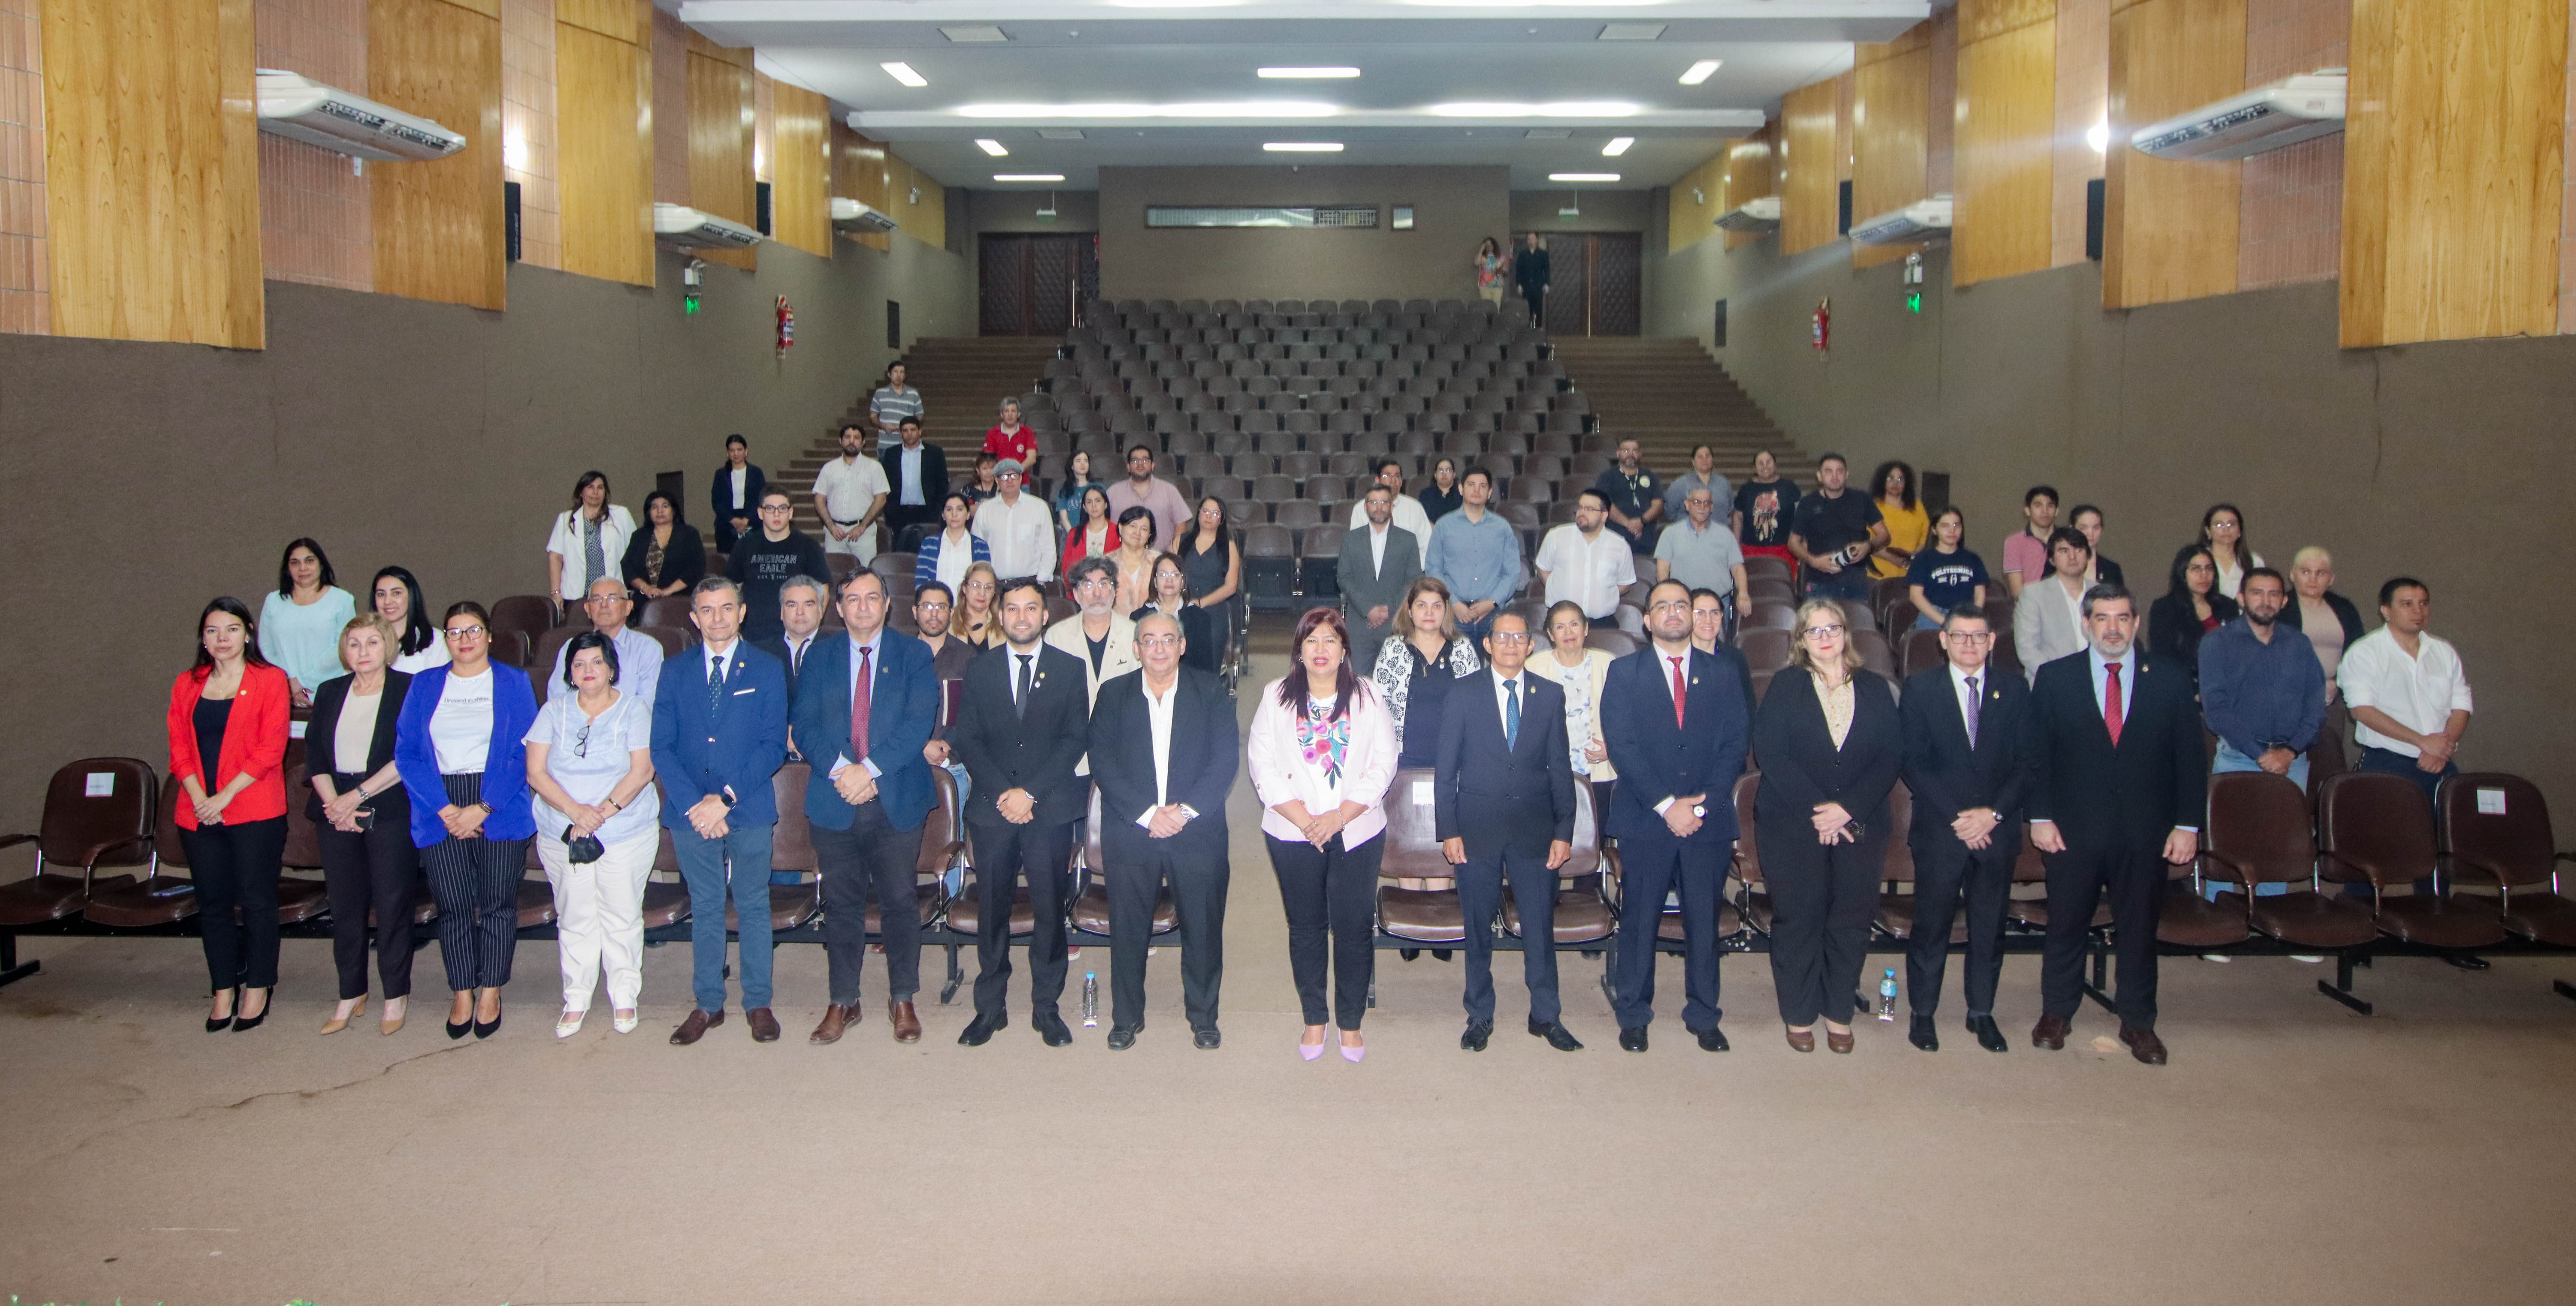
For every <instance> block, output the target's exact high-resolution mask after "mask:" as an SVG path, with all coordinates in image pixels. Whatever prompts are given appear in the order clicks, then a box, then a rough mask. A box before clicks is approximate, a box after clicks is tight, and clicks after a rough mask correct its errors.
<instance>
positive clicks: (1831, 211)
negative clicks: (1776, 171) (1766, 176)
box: [1780, 82, 1842, 254]
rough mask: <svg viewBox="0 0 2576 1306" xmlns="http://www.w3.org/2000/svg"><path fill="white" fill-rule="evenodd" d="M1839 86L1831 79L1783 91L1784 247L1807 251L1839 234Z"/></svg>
mask: <svg viewBox="0 0 2576 1306" xmlns="http://www.w3.org/2000/svg"><path fill="white" fill-rule="evenodd" d="M1836 98H1837V92H1836V89H1835V86H1834V83H1832V82H1817V83H1815V84H1814V85H1811V86H1801V87H1799V88H1798V89H1796V90H1794V91H1791V92H1789V93H1788V94H1786V95H1783V96H1781V97H1780V252H1781V253H1783V254H1804V253H1806V252H1807V251H1808V250H1811V249H1816V248H1819V247H1821V246H1824V245H1830V244H1832V243H1833V242H1834V241H1835V240H1836V239H1838V238H1839V237H1840V233H1839V232H1837V231H1836V230H1835V225H1836V222H1835V220H1836V219H1837V218H1838V217H1839V216H1840V214H1841V212H1842V196H1841V178H1840V177H1839V176H1838V175H1837V173H1838V172H1839V169H1837V168H1836V167H1835V164H1834V155H1835V148H1834V143H1835V137H1836V132H1835V130H1834V123H1835V119H1836V117H1837V116H1838V115H1837V114H1836V113H1835V107H1836V104H1835V102H1836Z"/></svg>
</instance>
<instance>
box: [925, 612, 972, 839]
mask: <svg viewBox="0 0 2576 1306" xmlns="http://www.w3.org/2000/svg"><path fill="white" fill-rule="evenodd" d="M956 611H957V596H956V595H955V594H952V593H950V592H949V589H948V587H947V586H945V585H942V584H940V583H939V582H938V581H935V580H934V581H932V582H930V583H929V584H927V585H922V586H918V587H916V588H915V589H914V590H913V591H912V621H913V624H914V625H915V626H916V627H919V628H920V630H921V636H920V638H921V642H922V644H923V645H925V646H927V647H928V648H929V649H930V670H931V672H932V674H934V675H937V676H938V677H939V691H940V697H939V724H938V725H936V726H933V727H932V728H931V731H930V742H929V743H927V744H925V745H923V746H922V749H921V757H922V760H923V761H926V762H928V763H930V764H931V765H932V766H935V767H938V768H940V769H941V770H943V771H946V772H947V773H948V778H949V779H951V780H954V781H956V782H957V801H958V802H960V803H963V802H965V801H966V794H967V791H968V789H969V788H970V786H969V783H968V779H967V775H966V768H965V767H964V766H963V765H961V764H959V763H958V761H957V759H956V757H955V756H954V755H953V753H952V752H951V750H950V749H949V747H948V730H949V727H951V726H953V725H955V724H957V706H958V700H957V695H958V688H957V687H958V685H960V684H962V683H963V682H964V681H965V679H966V665H967V664H968V663H970V662H973V661H974V660H975V655H976V654H978V653H981V652H983V650H982V649H980V648H977V647H975V646H974V645H971V644H968V643H967V642H966V641H965V640H962V639H959V638H958V637H957V636H955V635H952V634H950V633H948V623H949V620H950V618H951V617H953V616H954V615H955V613H956Z"/></svg>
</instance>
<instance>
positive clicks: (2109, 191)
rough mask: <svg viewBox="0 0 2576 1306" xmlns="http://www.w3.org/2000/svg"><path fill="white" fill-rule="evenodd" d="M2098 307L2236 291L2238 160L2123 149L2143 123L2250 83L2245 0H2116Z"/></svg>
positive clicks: (2197, 104) (2134, 305)
mask: <svg viewBox="0 0 2576 1306" xmlns="http://www.w3.org/2000/svg"><path fill="white" fill-rule="evenodd" d="M2110 89H2111V106H2110V114H2111V141H2112V147H2111V150H2110V154H2109V158H2108V159H2107V160H2106V167H2105V170H2104V176H2105V178H2106V181H2107V185H2106V187H2105V198H2104V209H2103V233H2102V304H2103V306H2104V307H2105V308H2134V307H2137V306H2138V305H2141V304H2161V303H2166V302H2169V301H2172V300H2177V299H2193V298H2197V297H2199V296H2202V295H2223V294H2226V293H2228V292H2229V291H2232V290H2234V289H2236V236H2237V220H2238V211H2237V210H2238V200H2237V192H2238V167H2237V165H2236V164H2235V163H2233V162H2227V163H2206V162H2201V163H2195V162H2183V161H2177V160H2172V159H2156V158H2150V157H2148V156H2147V155H2144V154H2140V153H2138V152H2137V151H2136V150H2133V149H2129V148H2127V146H2126V145H2125V142H2126V141H2127V140H2128V138H2129V133H2130V132H2131V131H2132V130H2134V129H2136V128H2138V127H2140V126H2143V125H2145V124H2147V123H2151V122H2154V121H2156V120H2158V119H2160V118H2166V117H2170V116H2172V115H2174V114H2177V113H2182V112H2184V111H2186V110H2189V109H2193V108H2197V107H2199V106H2200V105H2203V104H2207V103H2209V102H2210V101H2212V100H2221V99H2225V98H2226V97H2228V96H2230V95H2234V94H2236V93H2237V92H2239V91H2242V90H2244V89H2245V0H2130V2H2129V3H2125V4H2124V3H2123V2H2122V0H2112V9H2111V70H2110Z"/></svg>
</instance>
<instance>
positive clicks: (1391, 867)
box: [1377, 768, 1467, 961]
mask: <svg viewBox="0 0 2576 1306" xmlns="http://www.w3.org/2000/svg"><path fill="white" fill-rule="evenodd" d="M1431 780H1432V774H1431V771H1430V770H1429V769H1428V768H1411V769H1406V770H1401V771H1398V772H1396V773H1395V783H1393V784H1390V785H1388V786H1387V789H1386V798H1385V799H1384V802H1383V805H1384V807H1385V809H1386V831H1385V833H1384V834H1382V835H1380V836H1379V837H1380V838H1382V839H1384V840H1386V851H1385V852H1384V853H1383V854H1382V855H1381V856H1380V857H1379V860H1378V871H1377V873H1378V878H1379V880H1380V881H1381V883H1380V884H1379V886H1378V891H1377V927H1378V933H1379V935H1380V936H1381V938H1382V939H1383V940H1385V941H1388V942H1392V943H1394V944H1395V945H1396V947H1397V951H1398V955H1400V956H1402V957H1403V958H1404V959H1405V960H1407V961H1410V960H1412V959H1413V958H1414V957H1415V956H1417V955H1419V953H1420V951H1421V949H1423V948H1430V949H1431V950H1432V955H1433V956H1435V957H1446V956H1447V955H1449V950H1450V949H1452V948H1455V947H1457V946H1458V945H1459V944H1461V943H1464V942H1466V941H1467V916H1466V912H1465V911H1464V910H1463V909H1461V908H1460V907H1459V905H1458V878H1457V877H1458V868H1457V867H1455V866H1452V865H1450V863H1449V859H1448V858H1447V857H1445V856H1443V855H1442V854H1441V851H1440V840H1439V838H1438V837H1437V836H1438V833H1439V829H1438V823H1437V822H1436V821H1435V820H1434V816H1433V808H1432V804H1430V803H1427V802H1416V801H1414V793H1415V792H1416V791H1417V790H1418V789H1420V788H1422V787H1424V786H1427V785H1429V784H1430V783H1431ZM1389 880H1391V881H1394V883H1393V884H1387V883H1384V881H1389ZM1417 885H1418V886H1420V887H1410V886H1417Z"/></svg>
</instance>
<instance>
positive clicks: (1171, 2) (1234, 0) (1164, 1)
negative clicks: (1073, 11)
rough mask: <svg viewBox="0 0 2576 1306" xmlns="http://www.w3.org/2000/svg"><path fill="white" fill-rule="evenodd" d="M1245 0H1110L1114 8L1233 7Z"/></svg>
mask: <svg viewBox="0 0 2576 1306" xmlns="http://www.w3.org/2000/svg"><path fill="white" fill-rule="evenodd" d="M1243 3H1245V0H1109V5H1110V7H1111V8H1113V9H1231V8H1233V7H1234V6H1236V5H1239V4H1243Z"/></svg>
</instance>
